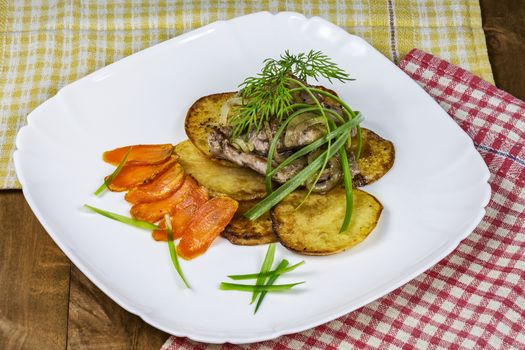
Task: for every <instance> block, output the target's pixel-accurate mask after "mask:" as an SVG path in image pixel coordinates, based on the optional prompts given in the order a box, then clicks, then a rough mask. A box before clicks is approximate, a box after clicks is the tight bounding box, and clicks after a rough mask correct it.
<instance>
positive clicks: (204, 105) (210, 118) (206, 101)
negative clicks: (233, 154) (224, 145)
mask: <svg viewBox="0 0 525 350" xmlns="http://www.w3.org/2000/svg"><path fill="white" fill-rule="evenodd" d="M236 93H237V92H224V93H220V94H213V95H208V96H204V97H201V98H200V99H198V100H197V101H195V103H194V104H193V105H192V106H191V107H190V109H189V110H188V113H187V114H186V120H185V121H184V128H185V130H186V135H188V138H189V139H190V140H191V142H193V144H194V145H195V146H196V147H197V148H198V149H199V150H200V151H201V152H202V153H204V154H205V155H206V156H208V157H209V158H213V156H212V154H211V152H210V149H209V147H208V134H209V133H210V132H211V130H212V129H213V128H214V127H215V126H218V125H219V115H220V110H221V107H222V105H223V104H224V102H226V101H227V100H228V99H230V98H231V97H233V96H234V95H235V94H236ZM213 160H214V161H217V162H220V163H221V164H223V165H225V166H230V167H234V168H237V167H239V166H238V165H236V164H234V163H231V162H229V161H227V160H224V159H214V158H213Z"/></svg>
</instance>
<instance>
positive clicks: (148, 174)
mask: <svg viewBox="0 0 525 350" xmlns="http://www.w3.org/2000/svg"><path fill="white" fill-rule="evenodd" d="M175 162H176V158H175V157H172V158H171V159H169V160H168V161H167V162H164V163H161V164H155V165H124V166H123V167H122V169H121V170H120V172H119V173H118V175H117V176H116V177H115V178H114V179H113V181H111V183H110V184H109V186H108V187H109V189H110V190H111V191H115V192H122V191H126V190H129V189H132V188H134V187H136V186H139V185H142V184H143V183H146V182H149V181H151V180H153V179H154V178H155V177H156V176H158V175H160V174H162V173H164V172H165V171H166V170H168V169H169V168H171V167H172V166H173V164H175Z"/></svg>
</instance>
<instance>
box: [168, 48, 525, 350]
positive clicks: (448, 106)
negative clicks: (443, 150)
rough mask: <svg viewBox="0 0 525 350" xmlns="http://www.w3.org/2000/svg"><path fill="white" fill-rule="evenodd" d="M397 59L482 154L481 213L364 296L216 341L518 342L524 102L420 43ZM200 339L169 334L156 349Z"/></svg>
mask: <svg viewBox="0 0 525 350" xmlns="http://www.w3.org/2000/svg"><path fill="white" fill-rule="evenodd" d="M400 68H401V69H403V70H404V71H405V72H406V73H407V74H408V75H409V76H410V77H412V79H414V80H415V81H417V82H418V83H419V84H420V85H421V86H422V87H423V88H424V89H425V90H426V91H427V92H428V93H429V94H430V95H431V96H432V97H434V98H435V99H436V101H437V102H438V103H439V104H440V105H441V106H442V107H443V108H444V109H445V110H446V111H447V112H448V113H449V114H450V116H451V117H452V118H453V119H454V120H455V121H456V122H457V123H458V124H459V125H460V126H461V127H462V128H463V130H465V132H467V133H468V135H469V136H470V137H471V138H472V139H473V140H474V143H475V145H476V147H477V149H478V151H479V153H481V155H482V156H483V158H484V159H485V162H486V163H487V165H488V167H489V169H490V172H491V174H492V175H491V177H490V180H489V181H490V185H491V187H492V192H493V195H492V199H491V201H490V203H489V205H488V207H487V214H486V215H485V218H484V219H483V221H482V222H481V223H480V224H479V226H478V227H477V228H476V229H475V230H474V232H473V233H472V234H471V235H470V236H469V237H468V238H467V239H465V240H464V241H463V242H462V243H461V244H460V245H459V246H458V247H457V248H456V250H454V252H453V253H452V254H450V255H449V256H448V257H447V258H445V259H444V260H442V261H441V262H440V263H438V264H437V265H436V266H434V267H433V268H432V269H430V270H428V271H427V272H425V273H423V274H421V275H420V276H419V277H417V278H416V279H414V280H413V281H411V282H409V283H407V284H406V285H404V286H403V287H401V288H399V289H397V290H395V291H393V292H392V293H390V294H388V295H386V296H385V297H383V298H381V299H379V300H376V301H375V302H372V303H370V304H368V305H367V306H364V307H362V308H360V309H358V310H356V311H354V312H352V313H350V314H348V315H346V316H343V317H340V318H338V319H336V320H334V321H332V322H329V323H326V324H324V325H321V326H318V327H316V328H313V329H310V330H307V331H304V332H302V333H297V334H292V335H287V336H282V337H280V338H277V339H274V340H270V341H265V342H261V343H256V344H250V345H245V346H238V345H231V344H225V345H222V346H221V348H224V349H237V348H238V349H306V348H317V349H328V348H333V349H336V348H337V349H339V348H370V349H378V348H385V349H386V348H388V349H412V348H421V349H435V348H441V349H525V277H524V276H525V189H524V185H525V103H524V102H523V101H520V100H518V99H517V98H515V97H513V96H511V95H509V94H508V93H506V92H504V91H502V90H500V89H498V88H496V87H494V86H493V85H490V84H489V83H487V82H485V81H483V80H481V79H480V78H479V77H476V76H474V75H472V74H470V73H469V72H467V71H465V70H463V69H461V68H458V67H456V66H454V65H452V64H450V63H448V62H446V61H443V60H441V59H439V58H437V57H434V56H432V55H430V54H427V53H425V52H423V51H420V50H412V51H411V52H410V53H409V54H408V55H407V56H406V57H405V59H404V60H403V61H402V62H401V63H400ZM207 347H208V345H206V344H201V343H196V342H193V341H190V340H188V339H186V338H177V337H171V338H170V339H168V341H167V342H166V343H165V344H164V346H163V348H162V349H163V350H167V349H170V350H171V349H205V348H207ZM210 347H211V346H210ZM215 348H217V347H215Z"/></svg>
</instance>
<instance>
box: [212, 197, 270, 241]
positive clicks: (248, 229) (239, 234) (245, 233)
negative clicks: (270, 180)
mask: <svg viewBox="0 0 525 350" xmlns="http://www.w3.org/2000/svg"><path fill="white" fill-rule="evenodd" d="M257 202H258V200H251V201H241V202H239V208H238V209H237V212H236V213H235V215H234V217H233V219H232V221H230V224H229V225H228V226H227V227H226V229H225V230H224V231H223V232H222V236H223V237H224V238H226V239H227V240H229V241H230V242H231V243H233V244H237V245H258V244H266V243H273V242H276V241H277V237H275V235H274V234H273V231H272V219H271V218H270V213H266V214H264V215H263V216H261V217H260V218H258V219H256V220H253V221H252V220H249V219H247V218H245V217H244V213H246V212H247V211H248V210H249V209H251V208H252V207H253V206H254V205H255V204H257Z"/></svg>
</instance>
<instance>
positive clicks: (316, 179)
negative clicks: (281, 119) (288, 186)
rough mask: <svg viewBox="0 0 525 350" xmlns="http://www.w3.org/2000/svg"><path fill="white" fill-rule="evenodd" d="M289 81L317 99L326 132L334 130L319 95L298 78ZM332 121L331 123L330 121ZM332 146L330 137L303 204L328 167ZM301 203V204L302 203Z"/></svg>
mask: <svg viewBox="0 0 525 350" xmlns="http://www.w3.org/2000/svg"><path fill="white" fill-rule="evenodd" d="M288 80H289V81H291V82H294V83H296V84H298V85H299V86H300V87H301V88H302V89H303V90H304V91H305V92H307V93H308V95H310V97H311V98H312V99H313V100H314V101H315V104H316V106H317V109H318V111H320V112H321V116H322V117H323V118H324V121H325V125H326V133H327V134H328V133H330V132H331V131H332V128H331V126H332V125H335V123H334V122H333V121H332V120H331V119H330V118H328V117H327V116H326V113H325V111H324V108H323V107H322V106H321V103H320V102H319V99H318V98H317V96H315V95H314V94H313V92H312V91H311V90H310V88H308V87H307V86H305V85H304V84H303V83H302V82H300V81H299V80H297V79H291V78H288ZM330 122H331V123H330ZM331 147H332V140H331V139H328V143H327V145H326V150H327V151H328V152H327V153H326V157H325V159H324V162H323V165H322V166H321V170H319V171H318V173H317V176H316V177H315V181H314V182H313V184H312V186H311V187H310V189H309V191H308V193H307V194H306V196H305V198H304V199H303V201H302V202H301V204H302V203H303V202H304V201H305V200H306V199H307V198H308V197H309V196H310V193H312V190H313V188H314V187H315V185H316V184H317V182H318V181H319V178H321V174H322V173H323V172H324V170H325V168H326V165H327V164H328V161H329V160H330V158H331V157H329V156H328V154H330V149H331ZM301 204H299V206H300V205H301Z"/></svg>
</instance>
